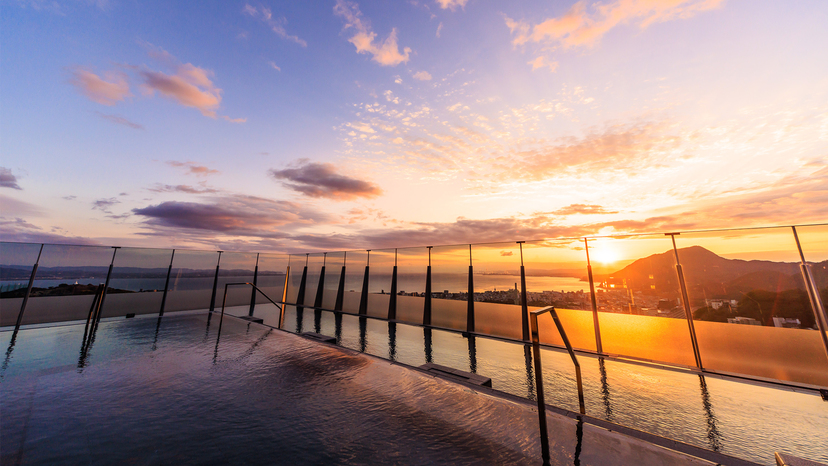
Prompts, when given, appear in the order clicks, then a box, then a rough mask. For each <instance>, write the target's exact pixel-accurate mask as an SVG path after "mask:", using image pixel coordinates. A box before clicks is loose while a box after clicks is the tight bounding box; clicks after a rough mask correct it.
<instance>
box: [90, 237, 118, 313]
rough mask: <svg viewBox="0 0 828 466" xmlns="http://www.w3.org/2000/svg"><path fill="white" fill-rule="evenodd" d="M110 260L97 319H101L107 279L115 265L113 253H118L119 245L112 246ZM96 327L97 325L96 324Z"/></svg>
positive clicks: (107, 284) (107, 283)
mask: <svg viewBox="0 0 828 466" xmlns="http://www.w3.org/2000/svg"><path fill="white" fill-rule="evenodd" d="M112 249H114V251H112V262H110V263H109V271H108V272H106V283H105V284H104V290H103V294H102V295H101V304H100V311H98V320H99V321H100V320H101V315H102V314H103V305H104V299H106V291H107V290H108V289H109V279H110V278H112V268H113V267H114V266H115V254H117V253H118V249H121V247H120V246H112ZM96 327H97V326H96Z"/></svg>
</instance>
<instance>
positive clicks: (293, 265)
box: [287, 254, 308, 303]
mask: <svg viewBox="0 0 828 466" xmlns="http://www.w3.org/2000/svg"><path fill="white" fill-rule="evenodd" d="M307 262H308V255H307V254H291V255H290V256H289V257H288V264H289V265H290V275H289V276H288V290H287V302H289V303H296V299H297V298H298V296H299V286H300V285H301V283H302V274H306V273H307V272H306V271H305V266H306V265H307ZM302 299H304V295H303V296H302Z"/></svg>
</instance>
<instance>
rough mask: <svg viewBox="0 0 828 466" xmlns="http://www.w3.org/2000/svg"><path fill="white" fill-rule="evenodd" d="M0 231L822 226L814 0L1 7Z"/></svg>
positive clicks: (356, 237) (161, 233) (147, 242)
mask: <svg viewBox="0 0 828 466" xmlns="http://www.w3.org/2000/svg"><path fill="white" fill-rule="evenodd" d="M0 8H2V18H0V41H2V42H1V43H0V45H1V46H2V50H3V54H2V62H0V73H2V79H0V98H1V99H2V107H1V108H0V137H2V139H1V140H0V149H2V160H0V186H2V188H0V196H2V197H0V202H2V212H0V213H1V214H2V218H1V219H0V222H2V230H0V231H2V236H3V239H4V240H9V241H34V242H40V241H47V242H80V243H103V244H118V245H125V246H157V247H170V246H175V247H199V248H220V249H228V250H232V249H248V250H254V249H255V250H260V249H262V248H266V249H267V250H272V251H274V252H275V251H297V250H316V249H322V250H331V249H349V248H354V247H369V246H370V247H388V246H399V247H404V246H415V245H423V244H447V243H463V242H485V241H498V240H517V239H532V238H544V237H555V236H561V235H564V236H578V235H582V234H588V233H590V234H591V233H599V232H600V233H613V232H640V231H663V230H666V229H671V230H672V229H704V228H731V227H742V226H757V225H778V224H792V223H812V222H824V221H825V220H826V219H827V218H828V189H826V188H825V186H826V185H828V183H826V181H828V60H825V57H826V56H828V31H826V28H825V27H824V25H825V24H828V4H826V3H825V2H821V1H800V2H793V3H781V2H772V1H738V0H608V1H603V2H593V3H587V2H548V1H547V2H530V1H527V2H510V3H493V2H484V1H475V0H439V1H410V2H368V1H360V2H349V1H342V0H339V1H336V0H334V1H319V2H272V1H271V2H246V1H240V2H236V1H222V2H198V4H179V3H176V2H173V3H170V2H131V1H122V0H108V1H104V0H98V1H84V0H66V1H60V0H56V1H40V0H31V1H22V0H21V1H6V2H4V3H2V5H0Z"/></svg>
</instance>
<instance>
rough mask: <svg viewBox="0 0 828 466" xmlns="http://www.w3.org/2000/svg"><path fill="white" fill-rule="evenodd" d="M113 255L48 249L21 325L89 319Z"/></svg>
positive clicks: (102, 250) (88, 249)
mask: <svg viewBox="0 0 828 466" xmlns="http://www.w3.org/2000/svg"><path fill="white" fill-rule="evenodd" d="M114 251H115V249H113V248H111V247H99V246H69V245H59V244H47V245H45V246H44V247H43V254H42V255H41V257H40V264H39V266H38V269H37V277H35V280H34V283H33V287H32V294H31V297H30V299H29V302H28V304H27V305H26V312H25V314H24V315H23V320H22V322H21V323H22V324H24V325H25V324H36V323H43V322H62V321H68V320H82V319H86V317H87V316H88V315H89V308H90V307H91V305H92V300H93V299H94V295H95V290H96V289H97V286H98V284H100V283H104V282H105V281H106V274H107V272H108V271H109V264H110V262H111V261H112V254H113V252H114ZM104 304H105V305H106V303H104ZM18 311H19V307H18ZM16 317H17V316H16V315H15V319H16Z"/></svg>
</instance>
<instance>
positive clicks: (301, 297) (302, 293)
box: [296, 254, 309, 309]
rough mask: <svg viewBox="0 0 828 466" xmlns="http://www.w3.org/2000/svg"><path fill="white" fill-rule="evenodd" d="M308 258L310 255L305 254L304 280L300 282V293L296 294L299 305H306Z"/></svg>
mask: <svg viewBox="0 0 828 466" xmlns="http://www.w3.org/2000/svg"><path fill="white" fill-rule="evenodd" d="M308 256H309V254H305V268H304V269H302V279H301V280H300V281H299V292H298V293H296V304H297V305H299V304H305V287H306V284H307V281H308ZM299 309H301V308H299Z"/></svg>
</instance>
